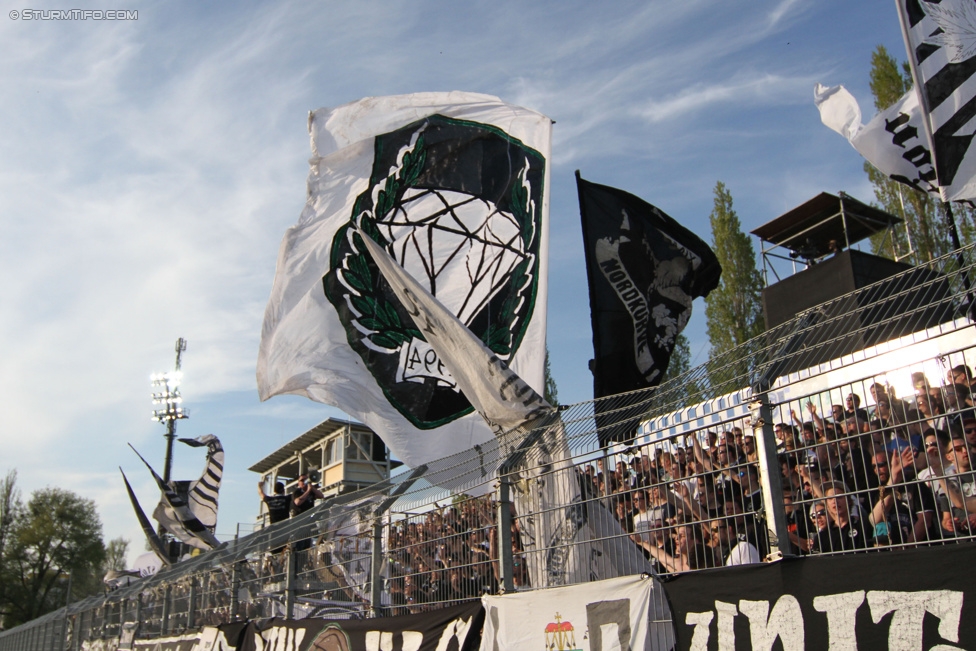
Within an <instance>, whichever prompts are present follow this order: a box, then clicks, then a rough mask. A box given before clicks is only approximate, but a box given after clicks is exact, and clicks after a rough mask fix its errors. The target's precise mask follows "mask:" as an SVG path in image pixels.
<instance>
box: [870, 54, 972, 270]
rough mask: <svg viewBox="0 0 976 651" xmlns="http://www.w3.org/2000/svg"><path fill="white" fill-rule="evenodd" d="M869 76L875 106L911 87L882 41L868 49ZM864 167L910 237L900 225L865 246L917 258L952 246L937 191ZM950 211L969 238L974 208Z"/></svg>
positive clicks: (906, 72)
mask: <svg viewBox="0 0 976 651" xmlns="http://www.w3.org/2000/svg"><path fill="white" fill-rule="evenodd" d="M870 78H871V83H870V86H871V94H872V95H873V96H874V106H875V108H876V109H877V110H878V111H883V110H884V109H886V108H888V107H889V106H891V105H892V104H894V103H895V102H897V101H898V100H899V99H901V98H902V96H903V95H904V94H905V93H907V92H908V91H909V90H910V89H911V88H912V73H911V69H910V68H909V66H908V64H907V63H902V64H901V65H900V66H899V64H898V62H897V61H896V60H895V58H894V57H892V56H891V55H890V54H889V53H888V50H887V49H885V47H884V46H883V45H879V46H878V47H877V48H875V50H874V52H873V53H872V54H871V73H870ZM864 171H865V172H866V173H867V175H868V179H869V180H870V181H871V184H872V185H873V186H874V196H875V199H876V200H877V201H878V204H879V205H880V207H881V208H882V209H883V210H885V211H886V212H889V213H891V214H892V215H895V216H898V217H901V218H902V219H903V220H904V221H905V227H907V229H908V233H909V234H910V237H911V242H909V241H908V239H907V238H906V236H905V228H904V227H900V228H895V229H894V231H893V233H892V237H891V238H890V239H889V240H888V241H887V242H886V241H885V234H884V233H878V234H876V235H874V236H873V237H872V238H871V246H872V249H873V251H874V253H875V254H876V255H881V256H885V257H891V258H895V257H902V256H905V255H907V253H908V251H909V250H910V249H913V250H914V252H915V260H914V261H915V262H916V263H922V262H927V261H929V260H932V259H933V258H936V257H938V256H941V255H943V254H945V253H948V252H949V251H951V250H952V240H951V238H950V236H949V232H948V229H947V227H946V222H945V216H944V213H943V212H942V209H941V207H940V205H939V200H938V198H937V197H935V196H933V195H932V194H929V193H926V192H919V191H918V190H914V189H912V188H910V187H908V186H906V185H904V184H901V183H898V182H897V181H892V180H891V179H889V178H888V177H887V176H886V175H884V174H882V173H881V172H879V171H878V170H877V169H876V168H875V167H874V166H873V165H871V164H870V163H868V162H865V163H864ZM953 213H954V215H955V219H956V223H957V224H958V227H959V236H960V240H961V242H962V243H963V244H966V243H968V242H972V241H973V236H974V235H976V221H974V217H976V212H974V211H973V210H972V209H969V208H966V207H964V206H961V205H959V204H956V205H955V206H954V207H953Z"/></svg>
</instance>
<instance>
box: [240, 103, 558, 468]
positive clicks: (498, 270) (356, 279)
mask: <svg viewBox="0 0 976 651" xmlns="http://www.w3.org/2000/svg"><path fill="white" fill-rule="evenodd" d="M309 131H310V134H311V140H312V154H313V156H312V159H311V170H310V172H309V178H308V200H307V203H306V205H305V209H304V211H303V212H302V215H301V218H300V219H299V221H298V223H297V224H296V225H295V226H293V227H292V228H290V229H289V230H288V232H287V233H286V234H285V237H284V241H283V242H282V244H281V249H280V252H279V257H278V266H277V273H276V276H275V283H274V287H273V289H272V292H271V297H270V300H269V302H268V307H267V310H266V312H265V320H264V326H263V329H262V337H261V347H260V351H259V354H258V365H257V380H258V391H259V394H260V397H261V399H262V400H266V399H268V398H270V397H271V396H274V395H278V394H283V393H294V394H300V395H306V396H308V397H309V398H311V399H313V400H316V401H319V402H323V403H326V404H330V405H333V406H336V407H338V408H339V409H342V410H343V411H345V412H346V413H348V414H349V415H351V416H353V417H355V418H357V419H359V420H361V421H362V422H364V423H365V424H366V425H368V426H370V427H371V428H372V429H373V430H375V431H376V432H377V433H378V434H379V435H380V436H381V437H383V439H384V441H385V442H386V444H387V445H388V446H389V447H390V449H391V451H392V452H393V454H394V455H395V456H396V457H398V458H399V459H401V460H403V461H404V462H405V463H407V464H408V465H417V464H421V463H424V462H425V461H428V460H431V459H437V458H442V457H444V456H445V455H449V454H452V453H455V452H459V451H462V450H467V449H470V448H471V447H472V446H474V445H476V444H479V443H483V442H485V441H488V440H490V439H491V438H492V431H491V429H490V428H489V427H488V425H487V424H486V423H485V421H484V420H483V419H482V418H481V417H480V416H479V415H478V414H475V413H473V409H472V406H471V404H470V402H469V401H468V400H467V399H466V398H465V396H464V395H463V394H462V393H461V391H460V390H459V388H458V386H457V383H456V382H455V380H454V378H453V377H452V376H451V375H450V373H449V372H448V371H447V370H446V368H445V366H444V364H443V362H442V360H440V359H439V358H438V356H437V353H436V352H435V351H434V350H433V349H432V348H431V347H430V345H429V344H428V343H427V342H426V340H425V339H424V337H423V334H422V333H421V332H420V330H419V329H418V328H417V327H416V326H415V325H414V323H413V322H412V321H411V319H410V316H409V314H408V313H407V312H406V310H405V309H404V307H403V306H402V305H401V304H400V301H399V300H397V298H396V296H395V295H394V294H393V292H392V290H391V289H390V287H389V285H388V284H387V283H386V282H385V281H384V280H383V279H382V277H381V274H380V273H379V271H378V270H377V268H376V266H375V264H373V262H372V261H371V259H370V258H369V256H368V254H366V252H365V251H364V250H362V249H361V248H359V247H357V245H356V242H355V240H354V238H353V232H354V230H355V228H356V226H357V225H360V226H361V225H367V227H368V228H370V229H372V230H373V231H375V232H376V233H378V234H379V236H380V238H381V239H382V240H383V242H382V243H383V244H384V245H385V246H388V247H389V250H390V251H391V252H392V253H393V256H394V258H395V259H396V261H397V262H398V263H399V264H400V265H402V266H403V267H404V268H405V269H406V270H407V271H408V272H409V273H410V275H411V276H413V277H415V278H417V279H418V280H420V281H421V282H422V283H423V284H424V286H425V287H426V288H427V289H428V290H429V291H430V293H431V294H433V295H434V296H435V297H436V298H437V299H438V300H439V301H440V302H441V303H443V304H444V305H445V306H447V307H448V308H449V309H450V310H451V311H452V312H453V313H454V314H455V315H456V316H457V317H458V319H460V320H461V322H462V323H464V324H465V325H466V326H467V327H468V328H469V329H470V330H471V331H472V332H474V333H475V334H476V335H477V336H478V337H479V338H480V339H481V340H482V341H483V342H484V343H485V344H486V345H487V346H488V347H489V348H490V349H491V350H492V351H494V352H495V353H496V354H497V355H498V357H499V358H500V359H503V360H505V361H506V363H507V364H508V365H509V366H510V367H511V368H512V369H514V370H516V372H517V373H518V374H519V376H521V377H522V378H524V379H525V380H526V381H527V382H528V383H529V384H530V385H532V386H533V387H536V388H537V389H540V390H541V387H542V384H543V367H544V355H545V306H546V292H547V285H546V274H547V247H548V242H547V240H548V233H547V229H548V196H549V189H548V177H549V170H548V158H549V151H550V139H551V121H550V120H549V118H547V117H545V116H543V115H541V114H539V113H536V112H534V111H530V110H527V109H523V108H519V107H516V106H511V105H508V104H505V103H503V102H501V101H500V100H499V99H498V98H495V97H491V96H487V95H477V94H472V93H460V92H452V93H419V94H414V95H401V96H394V97H379V98H368V99H364V100H361V101H359V102H354V103H352V104H348V105H345V106H341V107H339V108H337V109H331V110H330V109H320V110H318V111H315V112H313V113H312V114H311V116H310V122H309Z"/></svg>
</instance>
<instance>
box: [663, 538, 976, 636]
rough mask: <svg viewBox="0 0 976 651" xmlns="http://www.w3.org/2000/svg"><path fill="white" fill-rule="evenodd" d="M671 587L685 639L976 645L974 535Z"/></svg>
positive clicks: (701, 576) (699, 575) (680, 581)
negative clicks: (950, 542)
mask: <svg viewBox="0 0 976 651" xmlns="http://www.w3.org/2000/svg"><path fill="white" fill-rule="evenodd" d="M664 588H665V591H666V592H667V594H668V598H669V599H670V601H671V607H672V612H673V613H674V626H675V631H676V633H677V640H678V643H677V646H676V648H677V649H701V650H704V649H722V650H723V651H726V650H727V651H731V650H732V649H773V648H777V649H778V648H784V649H817V650H820V649H822V650H823V651H827V650H828V649H899V650H903V651H908V650H914V649H917V650H918V651H925V650H932V649H939V650H940V651H949V650H950V649H973V648H976V547H974V546H973V545H972V544H969V543H965V544H958V545H947V546H940V547H929V548H925V549H917V550H904V551H878V552H876V553H863V554H853V555H844V556H825V557H819V558H802V559H785V560H783V561H781V562H778V563H772V564H763V565H746V566H741V567H735V568H725V569H718V570H707V571H703V572H695V573H691V574H686V575H683V576H679V577H677V578H675V579H674V580H673V581H670V582H668V583H666V584H665V586H664ZM776 638H779V643H778V645H776V646H774V644H776Z"/></svg>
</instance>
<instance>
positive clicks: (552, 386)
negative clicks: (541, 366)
mask: <svg viewBox="0 0 976 651" xmlns="http://www.w3.org/2000/svg"><path fill="white" fill-rule="evenodd" d="M545 377H546V387H545V389H544V393H543V396H542V397H543V398H545V399H546V402H548V403H549V404H550V405H552V406H553V407H558V406H559V389H557V388H556V380H555V378H553V377H552V369H551V368H550V367H549V346H548V345H546V371H545Z"/></svg>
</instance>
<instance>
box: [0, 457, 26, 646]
mask: <svg viewBox="0 0 976 651" xmlns="http://www.w3.org/2000/svg"><path fill="white" fill-rule="evenodd" d="M21 508H22V506H21V503H20V491H18V490H17V471H16V470H10V471H8V472H7V476H6V477H4V478H3V481H0V629H3V628H4V616H3V613H4V609H3V604H5V603H6V602H7V594H8V592H9V583H10V582H9V579H10V577H9V576H8V573H7V571H6V569H7V557H8V551H7V550H8V547H9V542H10V538H11V535H12V532H13V526H14V521H15V520H16V517H17V514H18V513H19V512H20V510H21Z"/></svg>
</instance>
